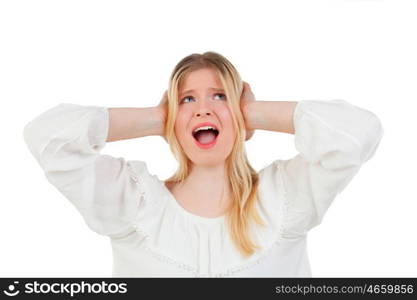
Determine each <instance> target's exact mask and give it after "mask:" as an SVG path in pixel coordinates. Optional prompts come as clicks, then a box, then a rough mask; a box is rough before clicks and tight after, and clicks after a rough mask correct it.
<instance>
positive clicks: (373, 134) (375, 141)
mask: <svg viewBox="0 0 417 300" xmlns="http://www.w3.org/2000/svg"><path fill="white" fill-rule="evenodd" d="M363 134H364V138H363V141H362V151H361V161H362V162H366V161H368V160H369V159H370V158H371V157H372V156H373V155H374V154H375V152H376V149H377V148H378V146H379V144H380V142H381V139H382V137H383V135H384V128H383V126H382V122H381V120H380V119H379V118H378V116H377V115H375V114H374V113H372V112H369V118H368V119H367V126H366V128H364V131H363Z"/></svg>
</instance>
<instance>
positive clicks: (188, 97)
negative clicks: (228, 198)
mask: <svg viewBox="0 0 417 300" xmlns="http://www.w3.org/2000/svg"><path fill="white" fill-rule="evenodd" d="M192 98H193V97H191V96H187V97H184V98H182V100H181V101H180V103H183V102H185V101H184V100H185V99H192Z"/></svg>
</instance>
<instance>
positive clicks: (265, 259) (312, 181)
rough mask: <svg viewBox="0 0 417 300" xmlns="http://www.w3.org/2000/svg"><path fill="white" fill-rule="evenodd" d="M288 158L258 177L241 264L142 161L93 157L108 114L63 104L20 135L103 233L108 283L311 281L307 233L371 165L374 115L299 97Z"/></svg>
mask: <svg viewBox="0 0 417 300" xmlns="http://www.w3.org/2000/svg"><path fill="white" fill-rule="evenodd" d="M294 126H295V147H296V149H297V151H298V152H299V153H298V154H297V155H296V156H294V157H293V158H292V159H288V160H279V159H278V160H275V161H274V162H272V163H271V164H269V165H268V166H266V167H264V168H263V169H262V170H260V171H259V178H260V180H259V206H258V207H259V211H260V214H261V216H262V217H263V219H264V220H265V221H266V223H267V227H266V228H258V227H256V228H253V233H254V237H255V238H256V239H255V241H256V242H257V243H258V244H259V245H260V246H262V251H260V252H257V253H256V254H254V255H252V256H251V257H250V258H247V259H244V258H242V257H241V256H240V254H239V252H238V251H237V250H236V248H235V247H234V244H233V243H232V241H231V240H230V238H229V236H228V234H227V230H226V229H227V228H226V227H225V220H224V217H219V218H205V217H201V216H197V215H194V214H192V213H190V212H188V211H187V210H185V209H184V208H183V207H182V206H180V205H179V203H178V202H177V201H176V200H175V198H174V197H173V195H172V194H171V192H170V191H169V190H168V189H167V188H166V187H165V185H164V182H163V181H161V180H159V179H158V177H157V176H156V175H152V174H150V173H149V172H148V169H147V166H146V163H145V162H143V161H138V160H133V161H126V160H125V159H123V158H115V157H112V156H109V155H103V154H100V151H101V149H102V148H103V147H104V146H105V143H106V142H105V140H106V137H107V133H108V127H109V113H108V109H107V108H106V107H98V106H81V105H76V104H69V103H63V104H60V105H57V106H55V107H53V108H51V109H49V110H48V111H46V112H44V113H42V114H41V115H39V116H38V117H36V118H35V119H34V120H33V121H31V122H29V123H28V124H27V125H26V126H25V128H24V139H25V141H26V143H27V145H28V147H29V150H30V151H31V153H32V154H33V155H34V157H35V158H36V160H37V161H38V162H39V164H40V166H41V167H42V169H43V170H44V171H45V174H46V177H47V179H48V180H49V182H51V183H52V184H53V185H54V186H55V187H56V188H57V189H58V190H59V191H60V192H61V193H62V194H63V195H64V196H65V197H66V198H67V199H69V200H70V201H71V203H73V204H74V206H75V207H76V208H77V209H78V210H79V212H80V213H81V214H82V216H83V218H84V219H85V221H86V223H87V224H88V226H89V227H90V228H91V229H92V230H94V231H95V232H97V233H99V234H102V235H106V236H109V237H110V239H111V245H112V250H113V276H114V277H227V276H229V277H310V276H312V275H311V271H310V265H309V260H308V255H307V248H306V237H307V232H308V231H309V230H310V229H311V228H313V227H314V226H316V225H318V224H320V222H321V221H322V218H323V215H324V214H325V212H326V210H327V209H328V207H329V205H330V204H331V202H332V201H333V200H334V198H335V197H336V195H337V194H339V193H340V192H341V191H342V190H343V189H344V188H345V187H346V185H347V184H348V183H349V182H350V180H351V179H352V178H353V176H354V175H355V174H356V173H357V172H358V170H359V168H360V167H361V165H362V164H363V163H365V162H366V161H367V160H369V159H370V158H371V157H372V156H373V154H374V152H375V150H376V148H377V147H378V145H379V142H380V140H381V138H382V136H383V128H382V125H381V122H380V120H379V119H378V117H377V116H376V115H375V114H373V113H372V112H370V111H368V110H364V109H362V108H359V107H357V106H354V105H352V104H350V103H348V102H346V101H344V100H330V101H318V100H303V101H299V102H298V104H297V106H296V108H295V112H294Z"/></svg>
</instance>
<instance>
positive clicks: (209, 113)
mask: <svg viewBox="0 0 417 300" xmlns="http://www.w3.org/2000/svg"><path fill="white" fill-rule="evenodd" d="M201 115H207V116H211V112H209V111H204V112H201V111H198V112H196V113H195V116H196V117H200V116H201Z"/></svg>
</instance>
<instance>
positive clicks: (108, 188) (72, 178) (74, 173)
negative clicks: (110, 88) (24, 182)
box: [23, 103, 158, 237]
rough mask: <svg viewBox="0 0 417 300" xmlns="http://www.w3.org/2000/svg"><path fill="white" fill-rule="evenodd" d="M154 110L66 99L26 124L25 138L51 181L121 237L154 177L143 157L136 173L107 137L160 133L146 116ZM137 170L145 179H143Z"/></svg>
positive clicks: (94, 221)
mask: <svg viewBox="0 0 417 300" xmlns="http://www.w3.org/2000/svg"><path fill="white" fill-rule="evenodd" d="M110 110H111V109H110ZM123 110H125V112H126V110H127V115H128V117H127V118H126V119H125V120H123V114H122V113H121V112H122V111H123ZM149 110H151V109H149ZM149 110H148V109H146V108H145V109H136V110H135V109H133V110H129V109H115V110H113V112H112V115H113V116H109V115H110V113H109V109H108V108H106V107H97V106H82V105H76V104H69V103H63V104H60V105H57V106H55V107H53V108H51V109H49V110H47V111H45V112H43V113H42V114H40V115H39V116H37V117H36V118H35V119H33V120H32V121H31V122H29V123H28V124H27V125H26V126H25V127H24V131H23V136H24V140H25V142H26V144H27V146H28V148H29V150H30V152H31V153H32V155H33V156H34V157H35V158H36V160H37V161H38V163H39V165H40V166H41V168H42V170H43V171H44V173H45V176H46V178H47V179H48V181H49V182H50V183H51V184H52V185H53V186H55V187H56V188H57V189H58V190H59V191H60V192H61V193H62V194H63V195H64V196H65V197H66V198H67V199H68V200H70V202H71V203H72V204H73V205H74V206H75V207H76V208H77V209H78V210H79V212H80V213H81V215H82V216H83V218H84V220H85V221H86V223H87V224H88V225H89V227H90V228H91V229H92V230H94V231H95V232H97V233H99V234H103V235H107V236H110V237H120V236H123V235H125V234H127V233H129V232H130V231H132V230H134V229H133V227H132V226H131V222H132V220H133V219H134V217H135V215H136V214H137V211H138V207H139V206H140V204H141V203H142V202H141V201H142V200H143V199H142V198H141V197H139V195H141V194H142V193H143V192H144V189H145V188H146V186H149V184H150V180H151V176H150V174H149V173H148V171H147V169H146V164H145V163H144V162H140V164H141V167H140V168H139V169H140V170H139V171H140V172H139V174H133V169H132V165H131V162H129V161H126V160H125V159H123V158H122V157H119V158H116V157H113V156H110V155H104V154H101V153H100V151H101V150H102V149H103V148H104V147H105V144H106V140H118V139H123V138H129V137H138V136H145V135H147V134H152V133H157V128H158V126H156V122H155V121H154V120H153V119H152V118H148V117H145V115H146V113H147V112H149ZM110 117H112V118H113V119H112V122H110V121H109V119H110ZM110 123H111V124H110ZM110 127H113V128H110ZM123 129H126V130H127V131H128V133H127V134H123V132H122V131H123ZM109 131H111V133H110V134H109ZM136 165H137V164H136ZM135 175H138V176H140V182H145V184H144V185H138V184H137V183H136V180H135V177H134V176H135Z"/></svg>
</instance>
